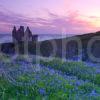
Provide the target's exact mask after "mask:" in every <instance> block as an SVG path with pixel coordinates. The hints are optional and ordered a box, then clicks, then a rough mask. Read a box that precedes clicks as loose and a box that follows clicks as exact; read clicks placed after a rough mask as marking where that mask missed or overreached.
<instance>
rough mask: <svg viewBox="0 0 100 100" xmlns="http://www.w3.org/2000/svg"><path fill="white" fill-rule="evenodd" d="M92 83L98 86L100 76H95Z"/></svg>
mask: <svg viewBox="0 0 100 100" xmlns="http://www.w3.org/2000/svg"><path fill="white" fill-rule="evenodd" d="M94 82H95V83H96V84H98V85H99V86H100V74H96V76H95V79H94Z"/></svg>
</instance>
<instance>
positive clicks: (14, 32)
mask: <svg viewBox="0 0 100 100" xmlns="http://www.w3.org/2000/svg"><path fill="white" fill-rule="evenodd" d="M16 35H17V30H16V27H15V26H14V28H13V30H12V39H13V42H15V40H16Z"/></svg>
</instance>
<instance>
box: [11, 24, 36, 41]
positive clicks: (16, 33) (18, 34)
mask: <svg viewBox="0 0 100 100" xmlns="http://www.w3.org/2000/svg"><path fill="white" fill-rule="evenodd" d="M12 38H13V42H23V41H26V40H27V41H35V42H36V41H38V35H32V32H31V31H30V29H29V27H27V28H26V30H25V31H24V26H20V28H19V29H18V30H17V29H16V27H15V26H14V28H13V30H12Z"/></svg>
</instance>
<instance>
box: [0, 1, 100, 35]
mask: <svg viewBox="0 0 100 100" xmlns="http://www.w3.org/2000/svg"><path fill="white" fill-rule="evenodd" d="M14 25H16V26H17V27H18V26H20V25H24V26H29V27H30V28H31V30H32V32H33V33H35V34H61V33H63V34H77V33H80V34H83V33H85V32H95V31H99V30H100V0H0V33H1V34H2V33H11V30H12V28H13V26H14Z"/></svg>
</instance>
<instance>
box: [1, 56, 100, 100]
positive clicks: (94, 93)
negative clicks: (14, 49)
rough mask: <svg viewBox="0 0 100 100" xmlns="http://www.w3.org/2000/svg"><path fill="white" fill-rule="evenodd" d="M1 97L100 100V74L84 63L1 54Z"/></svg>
mask: <svg viewBox="0 0 100 100" xmlns="http://www.w3.org/2000/svg"><path fill="white" fill-rule="evenodd" d="M0 100H100V73H98V72H97V71H96V68H95V67H91V66H89V65H87V64H85V63H83V62H74V61H66V62H64V61H62V60H61V59H53V60H51V61H44V60H41V61H40V63H38V64H36V63H35V61H34V60H33V61H32V62H29V61H27V60H26V59H24V58H23V57H22V58H20V57H18V58H16V59H11V58H10V57H9V56H4V55H3V56H0Z"/></svg>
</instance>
